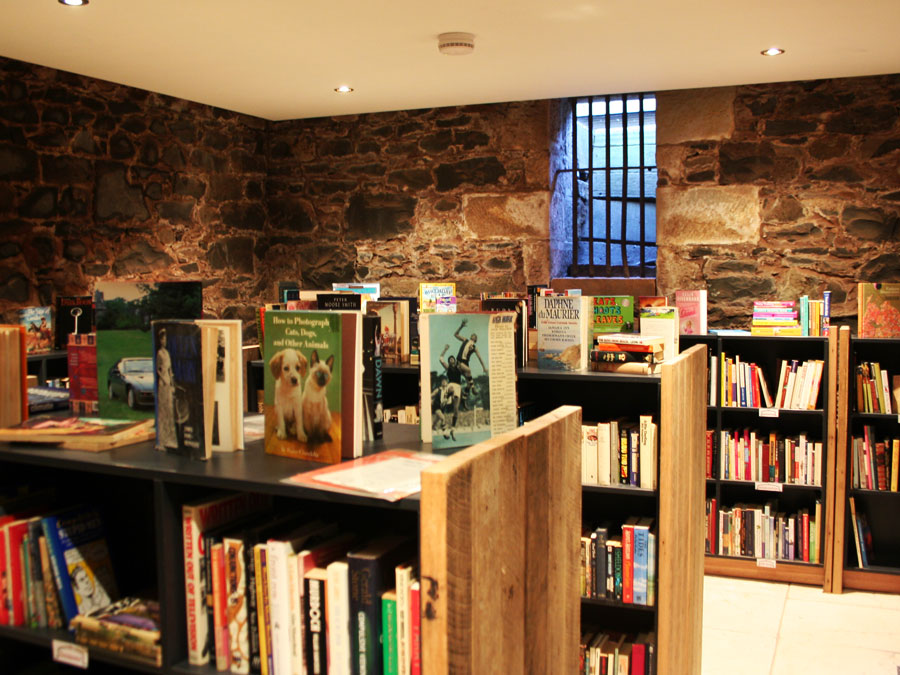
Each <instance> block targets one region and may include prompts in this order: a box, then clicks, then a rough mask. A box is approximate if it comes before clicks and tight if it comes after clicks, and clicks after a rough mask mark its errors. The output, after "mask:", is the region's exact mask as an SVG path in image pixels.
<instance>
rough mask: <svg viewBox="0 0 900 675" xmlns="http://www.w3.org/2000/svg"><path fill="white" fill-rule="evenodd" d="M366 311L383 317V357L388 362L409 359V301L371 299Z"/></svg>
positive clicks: (381, 333) (381, 331)
mask: <svg viewBox="0 0 900 675" xmlns="http://www.w3.org/2000/svg"><path fill="white" fill-rule="evenodd" d="M366 313H367V314H373V315H376V316H378V317H380V318H381V328H380V341H381V356H382V358H383V359H384V360H385V361H386V362H388V363H405V362H407V361H409V348H410V344H409V301H408V300H377V301H371V302H368V303H366Z"/></svg>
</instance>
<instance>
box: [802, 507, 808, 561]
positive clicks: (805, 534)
mask: <svg viewBox="0 0 900 675" xmlns="http://www.w3.org/2000/svg"><path fill="white" fill-rule="evenodd" d="M802 523H803V524H802V526H801V532H800V536H801V537H802V538H803V562H809V513H807V512H806V511H804V512H803V520H802Z"/></svg>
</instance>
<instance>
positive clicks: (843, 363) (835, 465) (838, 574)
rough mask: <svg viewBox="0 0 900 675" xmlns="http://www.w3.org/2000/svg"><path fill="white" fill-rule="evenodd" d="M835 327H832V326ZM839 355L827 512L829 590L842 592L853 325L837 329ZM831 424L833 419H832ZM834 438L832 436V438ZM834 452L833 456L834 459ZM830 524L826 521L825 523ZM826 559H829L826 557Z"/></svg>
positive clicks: (829, 463) (835, 377)
mask: <svg viewBox="0 0 900 675" xmlns="http://www.w3.org/2000/svg"><path fill="white" fill-rule="evenodd" d="M832 331H833V329H832ZM831 340H832V338H831V337H829V339H828V341H829V355H828V358H829V368H828V371H829V372H828V376H829V379H830V378H831V374H832V373H831V371H832V368H831V365H830V361H831V359H832V354H831V350H832V346H831ZM836 351H837V355H836V358H835V359H834V361H835V366H834V370H835V376H834V379H835V385H834V387H833V388H834V389H835V390H836V392H834V401H833V402H832V401H829V405H830V406H832V407H831V410H830V411H829V415H830V416H831V417H834V418H835V420H834V426H835V439H834V445H832V446H830V447H829V448H828V471H829V473H828V490H827V496H826V499H827V500H828V509H827V510H828V513H829V515H830V524H831V530H830V532H829V531H826V532H825V541H826V542H831V551H830V553H831V570H830V571H831V585H830V586H828V585H826V587H825V592H826V593H843V591H844V549H845V548H846V547H845V545H844V534H845V533H846V531H847V528H846V525H845V523H846V517H847V514H846V508H847V461H848V459H847V431H848V430H847V425H848V423H849V422H848V419H847V418H848V413H849V410H850V327H849V326H841V327H840V328H839V329H838V333H837V345H836ZM828 388H829V394H832V391H831V390H832V386H831V385H830V384H829V387H828ZM829 424H831V419H829ZM830 440H831V439H829V441H830ZM832 456H833V457H834V459H833V460H832ZM826 527H827V523H826ZM826 562H827V561H826ZM828 571H829V570H828V569H827V568H826V584H827V582H828V579H827V576H828Z"/></svg>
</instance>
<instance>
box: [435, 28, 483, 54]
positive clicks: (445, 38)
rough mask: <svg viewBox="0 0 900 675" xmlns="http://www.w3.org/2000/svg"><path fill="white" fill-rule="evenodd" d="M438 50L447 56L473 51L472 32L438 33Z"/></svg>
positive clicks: (473, 39) (473, 40) (473, 37)
mask: <svg viewBox="0 0 900 675" xmlns="http://www.w3.org/2000/svg"><path fill="white" fill-rule="evenodd" d="M438 51H439V52H440V53H441V54H447V55H448V56H462V55H464V54H471V53H472V52H474V51H475V36H474V35H472V33H441V34H440V35H438Z"/></svg>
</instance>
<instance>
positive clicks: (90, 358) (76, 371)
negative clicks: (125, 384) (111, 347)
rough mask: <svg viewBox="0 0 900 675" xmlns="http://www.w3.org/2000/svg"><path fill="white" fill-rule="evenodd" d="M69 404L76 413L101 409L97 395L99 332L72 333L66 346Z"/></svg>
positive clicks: (83, 413) (84, 413) (90, 412)
mask: <svg viewBox="0 0 900 675" xmlns="http://www.w3.org/2000/svg"><path fill="white" fill-rule="evenodd" d="M66 365H67V368H68V373H69V406H70V407H71V408H72V412H73V413H75V414H76V415H90V414H93V413H96V412H97V411H98V409H99V403H98V396H97V334H96V333H71V334H70V335H69V344H68V345H67V347H66Z"/></svg>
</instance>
